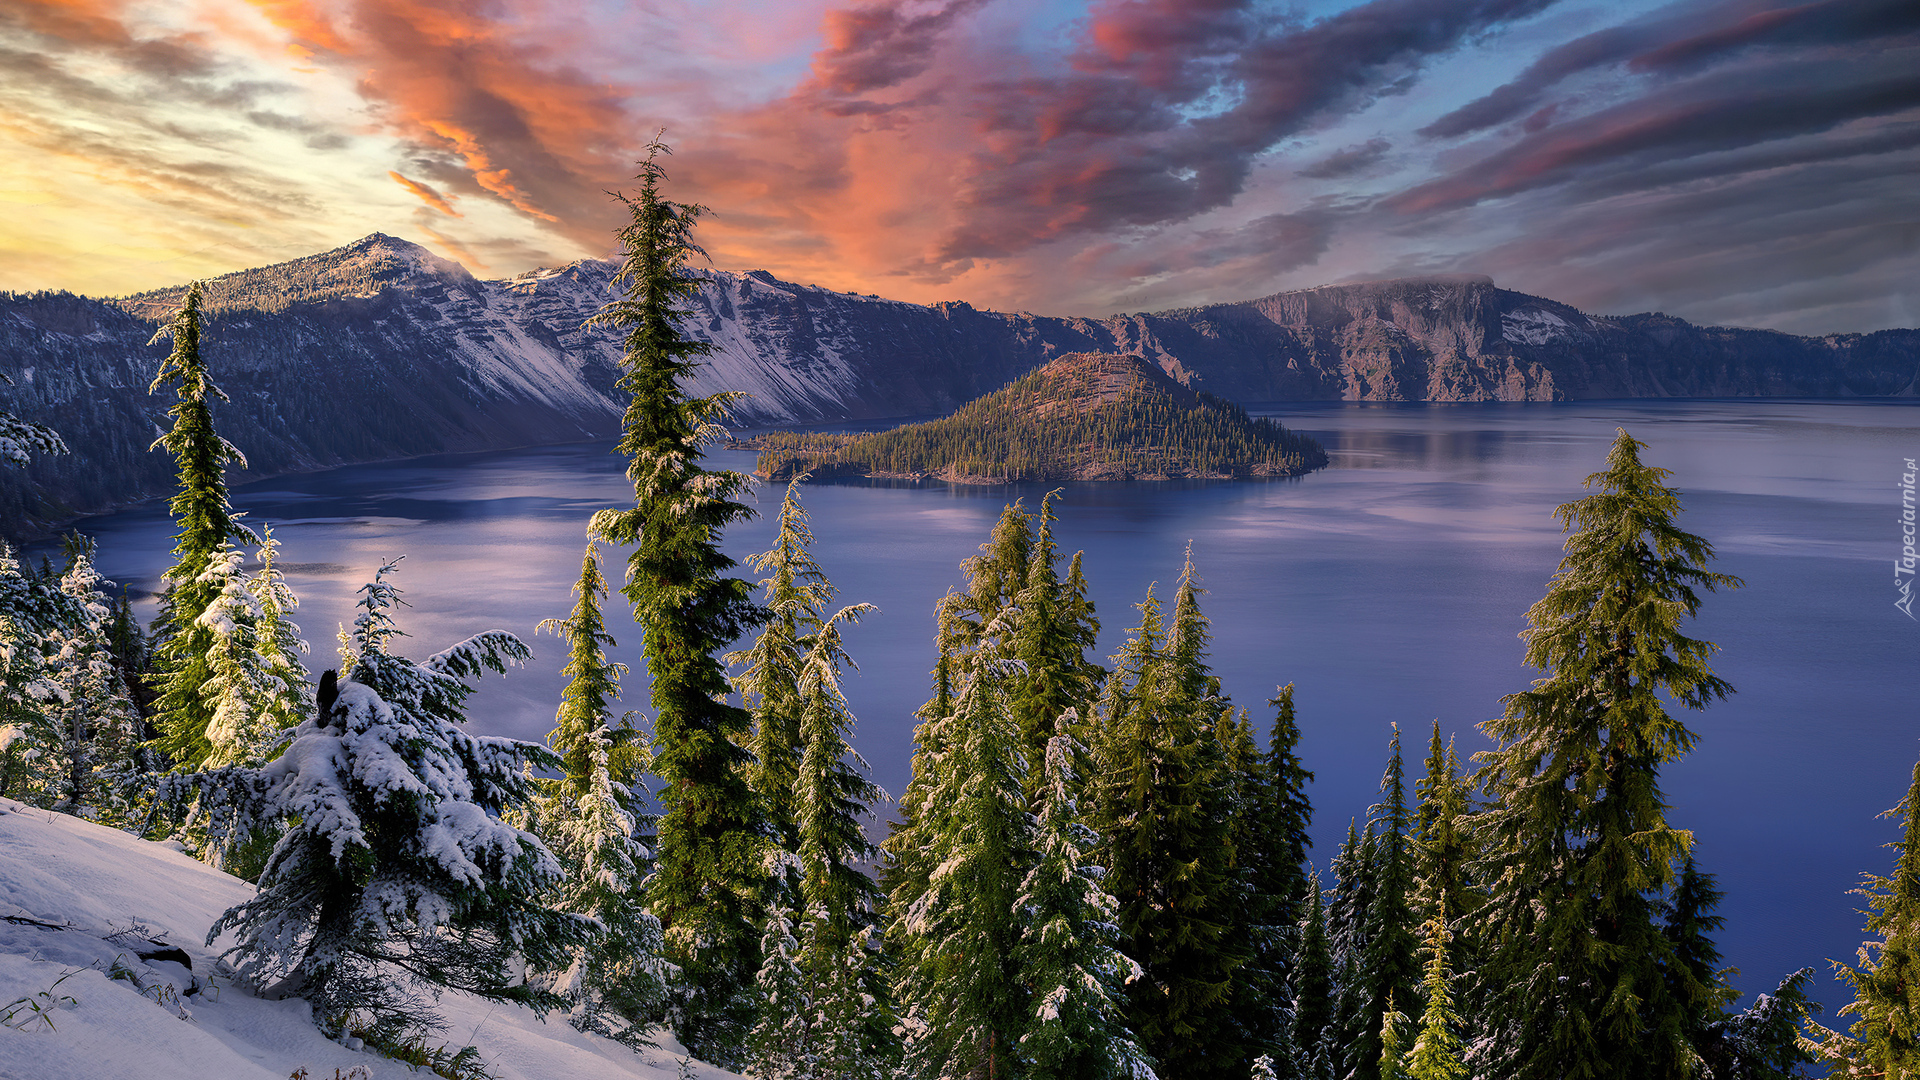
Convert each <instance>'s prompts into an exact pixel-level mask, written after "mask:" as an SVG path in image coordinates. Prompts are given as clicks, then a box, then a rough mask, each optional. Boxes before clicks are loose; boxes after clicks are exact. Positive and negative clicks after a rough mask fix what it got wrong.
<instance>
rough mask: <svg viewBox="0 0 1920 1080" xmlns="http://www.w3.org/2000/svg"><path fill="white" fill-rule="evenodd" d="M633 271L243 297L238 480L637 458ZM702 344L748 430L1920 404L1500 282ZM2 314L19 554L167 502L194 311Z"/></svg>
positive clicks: (1910, 372) (349, 251) (56, 307)
mask: <svg viewBox="0 0 1920 1080" xmlns="http://www.w3.org/2000/svg"><path fill="white" fill-rule="evenodd" d="M613 271H614V267H613V265H612V264H610V263H606V262H601V261H595V260H587V261H582V262H578V263H575V264H573V265H571V266H567V267H561V268H556V269H548V270H539V271H535V272H532V273H529V274H524V275H521V276H520V277H517V278H512V279H508V280H505V281H482V280H478V279H476V278H474V277H473V276H472V275H470V274H468V273H467V272H466V271H465V270H464V269H462V268H461V267H459V266H458V265H457V264H454V263H451V262H448V261H446V260H443V259H440V258H438V257H436V256H434V255H432V254H431V253H429V252H427V251H426V250H425V249H424V248H421V247H418V246H416V245H414V244H410V243H408V242H406V241H404V240H398V239H395V238H393V237H388V236H382V235H378V234H376V235H374V236H370V237H367V238H366V239H364V240H361V241H358V242H356V243H354V244H351V245H348V246H347V247H344V248H341V249H339V250H336V251H331V252H326V253H323V254H320V255H314V256H310V257H308V258H305V259H298V260H294V261H293V262H290V263H283V264H280V265H278V266H271V267H265V268H261V269H258V270H249V271H244V272H241V273H238V274H232V275H228V276H226V277H223V278H217V279H214V280H213V281H211V282H209V283H208V284H207V287H206V310H207V311H208V312H209V321H208V326H207V340H206V345H205V352H206V356H207V358H208V363H209V366H210V368H211V370H212V372H213V375H214V378H215V381H216V382H217V383H218V384H219V385H220V386H221V387H222V388H224V389H225V390H226V392H227V393H228V395H229V396H230V397H231V399H232V400H231V402H230V403H228V404H225V405H220V406H217V407H216V411H215V422H216V424H218V425H219V427H220V430H221V432H222V434H224V435H225V436H226V437H227V438H228V439H230V440H231V441H232V442H233V443H234V444H236V445H237V446H239V447H240V449H241V450H242V451H243V452H244V453H246V455H247V456H248V458H249V460H250V462H251V465H252V467H251V468H250V469H249V470H248V471H246V472H244V473H236V474H235V480H236V481H238V480H243V479H251V478H261V477H267V476H272V475H275V474H278V473H284V472H288V471H295V470H303V469H313V468H322V467H326V466H330V465H337V464H343V463H348V462H355V461H370V460H377V459H382V458H393V457H404V456H410V455H416V454H427V453H438V452H450V451H462V450H478V449H486V448H494V447H506V446H515V445H528V444H534V443H552V442H564V441H569V440H575V439H584V438H591V437H595V436H601V435H608V434H611V433H613V432H614V431H615V430H616V428H617V425H618V422H619V414H620V411H621V409H622V408H623V406H624V402H622V401H621V400H620V399H619V396H618V394H617V393H616V391H615V388H614V382H615V380H616V379H617V378H618V370H617V367H616V361H617V358H618V355H619V341H618V340H617V338H616V337H615V336H614V335H613V334H610V333H605V332H593V333H588V332H586V331H583V330H582V329H581V325H580V324H581V323H582V322H583V321H584V320H585V319H586V318H587V316H589V315H591V314H592V313H593V312H594V311H595V310H597V309H598V308H599V307H600V305H601V304H603V303H605V302H606V300H607V299H608V298H609V297H610V295H611V293H610V286H611V282H612V276H613ZM705 273H706V276H707V277H708V279H709V280H708V281H707V282H706V283H705V284H704V285H702V286H701V289H700V291H699V293H698V295H697V296H696V297H695V298H694V300H693V301H692V303H691V304H690V308H691V311H692V316H691V318H689V319H688V320H687V322H686V324H685V329H686V330H687V332H688V333H690V334H691V335H693V336H697V337H700V338H702V339H704V340H707V341H710V342H712V343H713V344H714V346H715V353H714V355H713V356H712V357H711V358H710V359H709V363H708V365H707V366H706V367H705V368H704V369H703V370H702V371H701V373H700V376H699V378H698V379H697V380H696V382H695V385H694V386H693V388H692V389H693V391H694V392H695V393H712V392H715V391H719V390H744V391H746V392H747V393H748V394H749V395H750V397H748V398H747V399H746V400H744V401H743V402H741V403H740V405H739V407H738V409H737V410H736V417H737V420H738V422H740V423H742V424H745V425H767V424H778V423H797V422H808V421H819V420H838V419H869V418H879V417H892V416H911V415H926V414H929V413H941V412H947V411H949V410H952V409H954V408H956V407H958V406H959V405H960V404H962V403H964V402H966V401H969V400H971V399H973V398H976V397H979V396H980V395H982V394H984V393H987V392H988V391H991V390H994V389H997V388H999V387H1001V386H1003V385H1005V384H1007V383H1008V382H1010V381H1012V380H1013V379H1015V378H1017V377H1019V376H1020V375H1022V374H1025V373H1026V372H1028V371H1030V370H1032V369H1034V368H1035V367H1038V366H1039V365H1041V364H1043V363H1045V362H1047V361H1048V360H1051V359H1053V358H1055V357H1059V356H1062V355H1065V354H1069V353H1080V352H1106V353H1133V354H1136V355H1140V356H1143V357H1146V358H1147V359H1149V360H1152V361H1154V362H1155V363H1157V364H1158V365H1159V366H1160V368H1161V369H1162V370H1164V371H1165V372H1167V373H1168V374H1169V375H1170V376H1172V377H1173V378H1175V379H1178V380H1179V381H1181V382H1182V383H1185V384H1187V385H1189V386H1191V387H1193V388H1194V389H1203V390H1207V391H1210V392H1212V393H1215V394H1219V395H1221V396H1223V397H1227V398H1232V399H1236V400H1239V401H1277V400H1342V399H1345V400H1366V401H1422V400H1428V401H1492V400H1500V401H1554V400H1568V399H1578V398H1610V397H1666V396H1678V397H1706V396H1713V397H1719V396H1807V397H1849V396H1886V395H1912V394H1914V393H1916V375H1917V374H1920V371H1917V369H1920V331H1913V330H1888V331H1882V332H1879V333H1875V334H1865V335H1861V334H1847V335H1835V336H1832V337H1825V338H1799V337H1793V336H1791V335H1787V334H1777V333H1772V332H1769V331H1759V330H1731V329H1722V328H1703V327H1696V326H1692V325H1690V324H1688V323H1686V322H1684V321H1682V320H1679V319H1674V318H1669V317H1667V316H1663V315H1634V316H1628V317H1624V318H1610V317H1602V316H1589V315H1586V314H1584V313H1582V312H1580V311H1577V310H1575V309H1574V308H1571V307H1568V306H1566V305H1564V304H1559V303H1555V302H1554V301H1551V300H1545V299H1541V298H1539V297H1534V296H1528V295H1526V294H1524V293H1516V292H1510V291H1507V290H1504V289H1498V288H1495V287H1494V286H1493V284H1492V283H1491V282H1490V281H1488V280H1486V279H1484V278H1479V279H1448V280H1438V279H1432V280H1412V281H1391V282H1379V283H1371V284H1363V285H1347V286H1328V287H1324V288H1319V289H1311V290H1307V291H1303V292H1293V293H1281V294H1279V295H1276V296H1270V297H1267V298H1265V299H1262V300H1254V301H1247V302H1243V303H1234V304H1218V305H1213V306H1209V307H1202V308H1193V309H1187V310H1180V311H1168V312H1161V313H1158V314H1150V315H1130V316H1122V315H1116V316H1111V317H1108V318H1105V319H1098V320H1095V319H1073V318H1049V317H1040V316H1034V315H1030V314H1024V313H1023V314H1007V313H1001V312H990V311H980V310H976V309H974V308H972V307H970V306H969V305H967V304H964V303H945V304H934V305H928V306H923V305H918V304H907V303H901V302H898V301H892V300H883V299H880V298H878V297H872V296H859V295H854V294H850V293H837V292H833V291H832V290H828V289H820V288H815V287H811V286H805V285H795V284H791V283H788V282H783V281H780V280H778V279H776V278H774V277H773V276H772V275H770V274H768V273H766V272H764V271H755V272H753V273H748V274H736V273H730V272H726V271H705ZM181 292H182V290H181V289H178V288H175V289H168V290H161V291H159V292H155V293H149V294H144V295H141V296H136V297H129V298H125V299H120V300H94V299H87V298H83V297H77V296H72V295H68V294H46V293H40V294H31V295H23V294H0V372H4V373H6V374H8V375H10V376H12V378H13V380H14V383H13V385H12V386H6V385H0V410H6V411H9V412H13V413H15V414H18V415H20V416H22V417H23V418H25V419H29V420H37V421H39V422H41V423H45V424H48V425H50V426H52V427H54V428H56V429H58V430H59V431H60V432H61V433H62V434H63V435H64V436H65V438H66V440H67V443H68V445H70V446H71V447H73V449H74V453H73V454H71V455H68V456H67V457H64V458H56V459H51V460H45V461H41V462H39V463H36V464H35V465H34V466H32V467H31V468H29V469H28V470H26V471H25V472H21V471H19V470H5V471H0V533H4V534H7V535H12V536H16V537H18V536H23V535H28V534H31V533H33V532H37V531H40V530H42V529H44V528H45V527H47V526H48V525H50V524H52V523H54V522H58V521H61V520H65V519H68V518H71V517H73V516H76V515H78V514H84V513H94V512H98V511H100V510H103V509H106V508H108V507H111V506H114V505H119V504H124V503H127V502H132V501H135V500H138V499H142V498H147V497H150V496H152V495H156V494H160V493H164V492H165V491H167V490H168V489H169V487H170V485H171V482H172V464H171V462H170V461H169V460H168V459H167V458H166V456H165V455H164V454H160V453H150V452H148V450H147V447H148V445H149V444H150V443H151V442H152V441H153V439H154V438H155V436H156V435H157V434H158V433H159V431H160V430H163V429H164V428H165V427H166V426H167V423H168V421H167V418H166V410H167V407H168V405H169V404H170V403H169V402H168V401H167V400H165V399H164V398H162V397H157V396H149V395H148V394H147V386H148V384H149V383H150V382H151V381H152V378H153V374H154V372H155V370H157V368H158V366H159V362H160V360H161V358H162V357H164V356H165V353H166V345H165V343H161V344H158V345H148V344H147V341H148V339H149V338H150V337H151V336H152V334H153V330H154V328H155V326H156V325H157V324H158V323H159V322H160V321H161V320H162V319H164V318H165V316H166V315H167V314H168V313H169V312H170V311H171V310H172V309H173V308H174V307H175V306H176V305H177V304H178V303H179V299H180V295H181Z"/></svg>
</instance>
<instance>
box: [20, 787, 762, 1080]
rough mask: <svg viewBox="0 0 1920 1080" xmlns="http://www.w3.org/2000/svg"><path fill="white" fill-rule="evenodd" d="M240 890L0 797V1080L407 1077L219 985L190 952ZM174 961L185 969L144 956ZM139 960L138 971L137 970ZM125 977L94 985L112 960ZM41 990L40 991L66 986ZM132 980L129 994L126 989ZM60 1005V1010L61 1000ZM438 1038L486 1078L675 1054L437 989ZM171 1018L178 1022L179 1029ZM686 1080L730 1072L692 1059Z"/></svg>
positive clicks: (640, 1064)
mask: <svg viewBox="0 0 1920 1080" xmlns="http://www.w3.org/2000/svg"><path fill="white" fill-rule="evenodd" d="M252 895H253V887H252V886H251V885H249V884H247V883H246V882H244V881H241V880H240V879H238V878H235V877H230V876H228V875H227V874H224V873H222V872H220V871H218V870H215V869H214V868H212V867H210V866H207V865H205V864H204V863H201V862H198V861H196V860H194V859H193V858H191V857H189V856H187V855H185V854H182V853H181V852H178V851H175V850H173V849H171V848H169V847H167V846H165V845H162V844H157V843H150V842H147V841H144V840H140V839H138V838H136V837H133V836H130V835H128V834H126V833H122V832H119V831H116V830H113V829H109V828H106V827H104V826H100V825H95V824H92V823H90V822H86V821H81V820H79V819H78V818H73V817H69V816H67V815H64V814H56V813H51V812H48V811H44V810H36V809H34V808H32V807H29V806H27V805H25V804H23V803H18V802H14V801H12V800H8V799H0V1015H5V1013H6V1012H7V1011H8V1003H10V1002H13V1001H15V1000H16V999H20V998H27V999H30V1000H33V1001H35V1002H37V1003H38V1004H40V1005H41V1006H42V1008H43V1009H45V1010H46V1011H45V1013H44V1015H45V1016H46V1018H47V1020H48V1021H50V1022H51V1026H49V1025H48V1024H47V1023H46V1022H43V1021H41V1020H40V1019H39V1015H41V1014H38V1013H35V1012H33V1011H32V1010H28V1009H23V1010H21V1011H20V1012H19V1013H17V1014H16V1015H15V1016H14V1018H13V1020H12V1021H10V1022H9V1023H8V1024H7V1025H6V1026H5V1027H0V1077H6V1078H8V1080H123V1078H125V1077H132V1076H138V1077H140V1078H141V1080H284V1078H285V1077H287V1076H288V1075H290V1074H291V1073H292V1072H293V1071H294V1070H295V1069H298V1068H304V1069H306V1070H307V1073H308V1075H309V1076H312V1077H315V1078H321V1077H331V1076H332V1075H333V1073H334V1071H335V1070H339V1071H340V1072H341V1074H343V1075H345V1074H346V1073H347V1071H348V1070H350V1069H352V1068H354V1067H355V1066H360V1067H363V1068H366V1069H368V1070H370V1072H371V1075H372V1077H373V1080H400V1078H402V1077H412V1076H415V1075H420V1076H427V1075H430V1074H427V1073H420V1074H414V1073H413V1072H411V1071H410V1070H409V1069H408V1068H407V1067H406V1066H405V1065H402V1064H401V1063H399V1062H396V1061H392V1060H389V1059H387V1058H385V1057H382V1056H380V1055H379V1054H376V1053H373V1052H371V1051H357V1050H350V1049H348V1048H347V1047H345V1046H343V1045H341V1044H339V1043H336V1042H332V1041H330V1040H328V1039H326V1038H324V1037H323V1036H322V1035H321V1034H320V1032H319V1031H318V1029H316V1028H315V1027H314V1026H313V1024H312V1022H311V1019H310V1017H309V1013H308V1007H307V1005H306V1003H305V1002H301V1001H292V1000H289V1001H263V1000H260V999H259V998H256V997H253V996H252V995H250V994H248V993H246V992H245V991H244V990H243V989H241V987H239V986H237V985H234V984H232V983H231V981H230V980H229V979H227V978H225V977H223V976H222V975H221V974H219V972H221V971H223V970H224V968H223V967H222V966H220V965H218V964H217V963H216V961H215V959H214V958H215V956H216V954H217V953H218V951H219V949H220V948H221V947H223V946H224V944H225V942H220V943H217V944H216V945H215V947H213V948H208V947H207V946H206V945H204V944H203V941H204V940H205V937H206V932H207V928H208V927H209V926H210V925H212V923H213V921H214V920H215V919H216V918H218V917H219V915H220V913H221V912H222V911H224V910H226V909H227V908H228V907H231V906H233V905H235V904H238V903H240V902H242V901H244V900H247V899H249V898H251V897H252ZM162 947H166V948H176V947H177V948H179V949H181V950H183V951H185V952H186V954H187V955H188V956H189V957H190V958H191V960H192V968H191V970H189V969H188V968H187V967H185V966H182V965H180V964H178V963H176V962H173V961H169V960H165V959H161V958H159V957H156V956H151V954H153V953H155V952H157V951H158V950H159V949H160V948H162ZM141 952H147V953H149V954H150V958H149V959H146V960H142V959H140V956H139V953H141ZM116 960H117V961H118V962H119V964H120V965H121V970H122V972H123V973H124V975H125V976H127V977H126V978H122V979H110V978H109V977H108V974H107V972H108V970H109V969H110V968H113V966H114V964H115V961H116ZM69 972H71V973H73V974H71V975H69V976H68V977H67V978H66V980H65V981H64V982H60V983H59V985H58V986H57V987H55V986H54V984H55V982H57V981H59V980H60V979H61V977H62V976H63V975H68V973H69ZM129 980H133V981H129ZM68 998H71V999H72V1003H71V1004H69V1003H68V1002H67V1001H66V1000H65V999H68ZM440 1013H441V1015H442V1016H443V1017H445V1019H446V1021H447V1026H446V1028H445V1029H444V1030H442V1031H441V1032H439V1033H438V1034H437V1035H434V1036H432V1037H431V1038H430V1039H429V1045H439V1043H440V1042H442V1041H444V1042H445V1043H447V1044H448V1045H449V1047H450V1048H451V1049H454V1050H457V1049H459V1048H460V1047H462V1046H465V1045H468V1044H471V1045H474V1046H476V1047H478V1048H479V1049H480V1052H481V1060H482V1061H483V1062H484V1063H485V1067H486V1068H487V1070H488V1071H489V1072H490V1073H492V1074H493V1075H494V1076H496V1077H498V1078H499V1080H575V1078H578V1080H629V1078H631V1080H675V1078H676V1077H677V1076H678V1075H679V1064H680V1060H681V1053H682V1052H681V1050H680V1048H679V1046H678V1045H677V1044H676V1043H674V1041H673V1039H672V1037H671V1036H669V1035H667V1034H666V1033H665V1032H660V1033H657V1034H656V1040H657V1041H658V1042H659V1044H660V1045H659V1047H658V1048H657V1049H651V1050H647V1051H644V1052H635V1051H633V1050H629V1049H628V1048H626V1047H624V1046H621V1045H620V1044H619V1043H616V1042H614V1041H613V1040H611V1039H604V1038H600V1037H598V1036H594V1035H587V1034H584V1033H581V1032H579V1031H575V1030H574V1029H573V1028H571V1027H569V1026H568V1025H567V1024H566V1022H565V1021H564V1020H563V1019H562V1018H561V1017H560V1016H559V1015H557V1014H556V1015H553V1016H552V1017H551V1018H550V1019H549V1020H547V1021H543V1020H541V1019H540V1018H538V1017H536V1016H535V1015H534V1014H533V1013H532V1012H531V1011H529V1010H527V1009H524V1008H521V1007H519V1006H516V1005H511V1004H504V1003H502V1004H495V1003H491V1002H487V1001H483V1000H481V999H479V998H475V997H472V996H469V995H465V994H460V993H455V992H449V993H447V994H446V995H445V996H443V997H442V998H441V999H440ZM183 1014H185V1018H183ZM690 1071H691V1074H692V1075H693V1076H695V1077H699V1078H702V1080H721V1078H727V1077H732V1076H734V1074H732V1073H728V1072H724V1071H722V1070H719V1069H715V1068H713V1067H711V1066H707V1065H703V1064H700V1063H698V1062H695V1063H693V1065H692V1067H691V1070H690Z"/></svg>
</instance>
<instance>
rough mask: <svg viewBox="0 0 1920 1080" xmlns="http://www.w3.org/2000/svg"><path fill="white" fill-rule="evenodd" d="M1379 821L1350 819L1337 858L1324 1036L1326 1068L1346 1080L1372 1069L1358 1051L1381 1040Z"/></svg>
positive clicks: (1329, 914) (1329, 928) (1376, 1049)
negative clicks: (1376, 935)
mask: <svg viewBox="0 0 1920 1080" xmlns="http://www.w3.org/2000/svg"><path fill="white" fill-rule="evenodd" d="M1374 828H1375V823H1374V822H1373V821H1372V820H1369V821H1368V822H1367V827H1366V828H1365V829H1364V830H1356V829H1355V828H1354V825H1353V823H1352V822H1348V823H1347V838H1346V841H1345V843H1343V844H1342V845H1341V846H1340V852H1339V854H1337V855H1335V856H1334V860H1333V895H1332V897H1331V899H1330V901H1329V903H1328V904H1327V942H1328V945H1329V946H1330V947H1331V952H1332V954H1333V971H1334V975H1333V1021H1332V1023H1331V1025H1330V1026H1329V1028H1328V1030H1327V1034H1326V1036H1325V1038H1324V1039H1323V1040H1322V1047H1321V1049H1322V1050H1324V1051H1325V1056H1326V1067H1327V1069H1328V1071H1329V1074H1330V1075H1332V1076H1333V1077H1334V1078H1335V1080H1346V1078H1347V1077H1348V1076H1350V1075H1351V1074H1352V1073H1353V1072H1355V1071H1356V1070H1359V1069H1362V1068H1366V1067H1369V1066H1368V1065H1367V1064H1366V1063H1364V1062H1362V1061H1361V1060H1359V1058H1358V1053H1357V1049H1356V1048H1358V1047H1360V1046H1361V1045H1362V1044H1363V1043H1367V1042H1368V1041H1369V1040H1371V1039H1375V1038H1377V1036H1378V1034H1379V1031H1380V1024H1379V1018H1377V1017H1375V1016H1373V1015H1372V1004H1373V987H1374V980H1373V979H1372V978H1371V974H1370V972H1369V971H1368V970H1367V966H1366V964H1367V954H1368V952H1369V951H1370V949H1371V943H1372V940H1373V937H1372V935H1373V930H1374V924H1373V921H1372V920H1371V919H1370V918H1369V915H1370V914H1371V913H1372V912H1373V910H1374V906H1375V905H1374V898H1375V895H1376V894H1377V893H1378V891H1379V889H1378V887H1379V881H1378V878H1377V877H1376V868H1377V866H1378V851H1379V841H1378V838H1376V837H1375V836H1374ZM1371 1045H1372V1047H1373V1051H1374V1057H1373V1058H1372V1062H1373V1063H1374V1066H1376V1067H1377V1063H1378V1062H1379V1044H1378V1043H1377V1042H1373V1043H1371Z"/></svg>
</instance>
